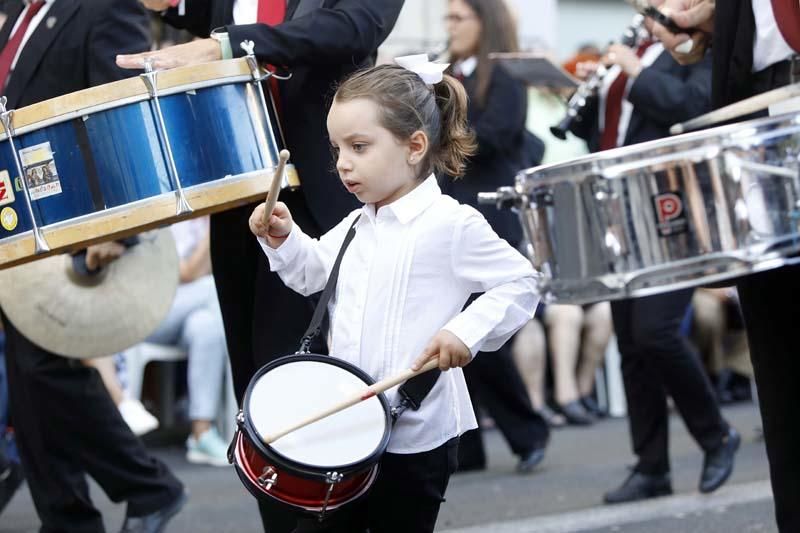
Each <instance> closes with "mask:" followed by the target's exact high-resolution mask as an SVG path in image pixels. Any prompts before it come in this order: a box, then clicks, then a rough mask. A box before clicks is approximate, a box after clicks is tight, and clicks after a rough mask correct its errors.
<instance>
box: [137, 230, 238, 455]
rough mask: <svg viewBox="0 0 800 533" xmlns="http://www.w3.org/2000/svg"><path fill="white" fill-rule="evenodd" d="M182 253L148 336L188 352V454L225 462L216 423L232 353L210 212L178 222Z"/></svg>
mask: <svg viewBox="0 0 800 533" xmlns="http://www.w3.org/2000/svg"><path fill="white" fill-rule="evenodd" d="M171 229H172V232H173V235H174V237H175V243H176V245H177V247H178V256H179V257H180V286H178V290H177V292H176V293H175V300H174V301H173V302H172V308H171V309H170V311H169V313H168V315H167V317H166V318H165V319H164V321H163V322H162V323H161V325H160V326H159V327H158V329H157V330H156V331H155V332H154V333H153V334H152V335H151V336H150V337H149V338H148V339H147V341H148V342H154V343H158V344H169V345H178V346H181V347H183V348H185V349H186V350H187V351H188V378H187V383H188V387H189V419H190V420H191V421H192V433H191V435H189V438H188V440H187V442H186V448H187V452H186V458H187V460H188V461H189V462H192V463H205V464H210V465H213V466H227V465H228V459H227V447H228V446H227V444H226V443H225V442H224V441H223V440H222V437H221V436H220V435H219V432H218V431H217V430H216V428H215V427H214V426H213V425H212V422H213V420H214V418H215V417H216V414H217V411H218V408H219V405H220V400H221V395H222V390H223V383H224V379H225V371H226V366H225V363H226V361H227V358H228V352H227V348H226V346H225V330H224V328H223V325H222V313H221V312H220V309H219V303H218V301H217V291H216V288H215V286H214V278H212V276H211V255H210V253H209V224H208V217H203V218H197V219H192V220H187V221H185V222H180V223H178V224H174V225H173V226H172V227H171Z"/></svg>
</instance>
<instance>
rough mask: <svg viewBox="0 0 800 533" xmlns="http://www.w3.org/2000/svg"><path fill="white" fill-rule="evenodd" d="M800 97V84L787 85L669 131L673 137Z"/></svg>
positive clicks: (681, 124)
mask: <svg viewBox="0 0 800 533" xmlns="http://www.w3.org/2000/svg"><path fill="white" fill-rule="evenodd" d="M798 96H800V83H794V84H792V85H786V86H785V87H779V88H777V89H773V90H771V91H768V92H765V93H762V94H759V95H756V96H753V97H752V98H746V99H744V100H742V101H740V102H736V103H735V104H731V105H729V106H725V107H721V108H719V109H717V110H716V111H712V112H711V113H706V114H705V115H701V116H699V117H697V118H693V119H692V120H688V121H686V122H682V123H680V124H675V125H674V126H672V127H671V128H670V129H669V132H670V133H671V134H672V135H678V134H680V133H685V132H687V131H692V130H697V129H700V128H705V127H708V126H713V125H714V124H718V123H720V122H727V121H729V120H733V119H735V118H739V117H743V116H745V115H749V114H751V113H756V112H758V111H763V110H764V109H766V108H768V107H769V106H771V105H772V104H777V103H779V102H783V101H785V100H789V99H790V98H796V97H798Z"/></svg>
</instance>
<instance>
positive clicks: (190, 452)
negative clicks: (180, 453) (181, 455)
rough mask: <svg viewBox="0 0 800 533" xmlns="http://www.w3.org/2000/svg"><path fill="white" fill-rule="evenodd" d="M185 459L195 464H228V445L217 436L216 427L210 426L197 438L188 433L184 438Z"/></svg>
mask: <svg viewBox="0 0 800 533" xmlns="http://www.w3.org/2000/svg"><path fill="white" fill-rule="evenodd" d="M186 460H187V461H189V462H190V463H196V464H206V465H211V466H229V464H230V463H228V445H227V444H225V441H224V440H222V437H220V436H219V432H217V428H215V427H211V428H210V429H207V430H206V431H205V432H203V434H202V435H200V437H198V438H194V436H193V435H189V438H188V439H187V440H186Z"/></svg>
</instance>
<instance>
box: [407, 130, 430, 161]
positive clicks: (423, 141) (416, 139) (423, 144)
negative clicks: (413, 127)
mask: <svg viewBox="0 0 800 533" xmlns="http://www.w3.org/2000/svg"><path fill="white" fill-rule="evenodd" d="M427 153H428V136H427V135H426V134H425V132H424V131H422V130H417V131H415V132H414V133H412V134H411V137H409V138H408V164H409V165H416V164H417V163H420V162H421V161H422V160H423V159H425V155H426V154H427Z"/></svg>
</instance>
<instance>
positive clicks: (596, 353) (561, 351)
mask: <svg viewBox="0 0 800 533" xmlns="http://www.w3.org/2000/svg"><path fill="white" fill-rule="evenodd" d="M544 325H545V328H546V331H547V338H548V344H549V347H550V356H551V360H552V365H553V381H554V396H555V403H556V405H557V407H558V410H559V411H560V412H561V413H562V414H563V415H564V417H565V418H566V419H567V422H569V423H570V424H575V425H588V424H591V423H592V422H593V421H594V419H595V417H600V416H605V413H604V412H602V411H601V410H600V408H599V407H598V405H597V402H596V401H595V400H594V398H593V392H594V379H595V372H596V371H597V367H598V366H599V365H600V364H601V363H602V361H603V358H604V357H605V352H606V347H607V346H608V342H609V340H610V339H611V335H612V330H613V325H612V322H611V307H610V305H609V304H608V302H600V303H597V304H591V305H587V306H583V307H582V306H578V305H547V306H545V308H544Z"/></svg>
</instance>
